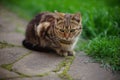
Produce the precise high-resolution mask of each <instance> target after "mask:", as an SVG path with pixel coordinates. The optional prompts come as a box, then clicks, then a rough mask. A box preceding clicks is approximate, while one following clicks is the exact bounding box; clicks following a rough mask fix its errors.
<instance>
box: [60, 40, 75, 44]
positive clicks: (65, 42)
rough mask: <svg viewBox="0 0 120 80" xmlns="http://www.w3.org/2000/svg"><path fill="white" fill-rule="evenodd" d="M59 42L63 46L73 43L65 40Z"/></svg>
mask: <svg viewBox="0 0 120 80" xmlns="http://www.w3.org/2000/svg"><path fill="white" fill-rule="evenodd" d="M60 42H61V43H63V44H72V43H73V41H67V40H63V39H61V40H60Z"/></svg>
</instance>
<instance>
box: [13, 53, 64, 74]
mask: <svg viewBox="0 0 120 80" xmlns="http://www.w3.org/2000/svg"><path fill="white" fill-rule="evenodd" d="M63 59H64V58H63V57H60V56H58V55H56V54H52V53H42V52H41V53H40V52H33V53H31V54H30V55H28V56H26V57H25V58H24V59H22V60H20V61H18V62H17V63H15V64H14V66H13V70H15V71H17V72H20V73H24V74H27V75H38V74H43V73H46V72H49V71H51V70H53V69H55V68H56V66H57V65H58V64H59V63H60V62H61V61H62V60H63Z"/></svg>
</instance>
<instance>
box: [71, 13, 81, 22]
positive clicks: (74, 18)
mask: <svg viewBox="0 0 120 80" xmlns="http://www.w3.org/2000/svg"><path fill="white" fill-rule="evenodd" d="M72 19H73V20H76V21H77V22H78V23H79V22H81V21H82V18H81V14H80V13H76V14H73V16H72Z"/></svg>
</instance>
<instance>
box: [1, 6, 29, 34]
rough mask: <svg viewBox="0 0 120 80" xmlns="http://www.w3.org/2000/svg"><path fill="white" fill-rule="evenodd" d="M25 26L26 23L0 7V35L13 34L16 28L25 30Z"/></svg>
mask: <svg viewBox="0 0 120 80" xmlns="http://www.w3.org/2000/svg"><path fill="white" fill-rule="evenodd" d="M26 25H27V22H26V21H25V20H23V19H21V18H19V17H18V16H16V14H14V13H12V12H10V11H8V10H6V9H4V8H3V7H2V6H0V33H1V32H4V33H6V32H7V33H11V32H15V31H16V28H17V27H20V28H25V26H26Z"/></svg>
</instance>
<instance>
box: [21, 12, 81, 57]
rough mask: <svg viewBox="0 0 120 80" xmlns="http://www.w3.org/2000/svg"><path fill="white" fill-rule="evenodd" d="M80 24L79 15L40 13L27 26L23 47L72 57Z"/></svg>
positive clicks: (79, 31)
mask: <svg viewBox="0 0 120 80" xmlns="http://www.w3.org/2000/svg"><path fill="white" fill-rule="evenodd" d="M81 22H82V20H81V15H80V14H79V13H77V14H65V13H59V12H55V13H50V12H43V13H40V14H38V15H37V16H36V17H35V18H34V19H32V20H31V21H30V23H29V24H28V26H27V29H26V35H25V40H24V41H23V45H24V46H25V47H27V48H28V47H32V48H34V46H36V45H37V46H38V47H39V49H42V48H45V49H46V50H47V49H48V48H50V49H52V50H54V51H56V52H57V53H58V54H59V55H62V56H68V55H74V51H73V49H74V46H75V45H76V42H77V40H78V37H79V35H80V33H81V31H82V24H81ZM30 44H31V45H30ZM28 45H29V46H28ZM29 49H31V48H29Z"/></svg>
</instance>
